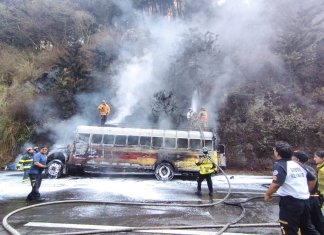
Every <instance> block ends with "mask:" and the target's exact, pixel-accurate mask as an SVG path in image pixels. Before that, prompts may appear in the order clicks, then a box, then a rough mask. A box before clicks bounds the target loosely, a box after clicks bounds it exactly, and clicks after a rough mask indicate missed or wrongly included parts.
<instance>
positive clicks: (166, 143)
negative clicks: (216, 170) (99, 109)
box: [66, 126, 226, 180]
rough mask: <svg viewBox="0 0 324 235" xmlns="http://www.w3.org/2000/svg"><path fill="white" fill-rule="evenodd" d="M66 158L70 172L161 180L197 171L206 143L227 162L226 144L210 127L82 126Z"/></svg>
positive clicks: (222, 162)
mask: <svg viewBox="0 0 324 235" xmlns="http://www.w3.org/2000/svg"><path fill="white" fill-rule="evenodd" d="M75 137H76V138H75V141H74V143H73V146H71V149H70V151H69V154H68V155H69V156H68V159H67V161H66V168H67V173H70V174H74V173H82V172H85V173H106V174H110V173H111V174H123V173H150V174H154V175H155V177H156V178H157V179H158V180H171V179H172V178H173V177H174V175H175V174H179V175H194V174H197V173H198V171H199V168H198V167H197V166H196V164H195V162H196V159H197V157H198V155H199V154H200V153H201V152H200V151H201V148H202V147H204V146H206V147H207V148H208V149H209V150H210V153H211V156H212V158H213V160H214V161H215V162H216V163H217V164H218V165H219V166H221V167H225V166H226V159H225V148H224V146H223V145H216V138H215V135H214V134H213V133H212V132H209V131H184V130H161V129H140V128H123V127H98V126H78V127H77V130H76V136H75Z"/></svg>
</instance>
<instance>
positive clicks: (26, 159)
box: [17, 154, 33, 170]
mask: <svg viewBox="0 0 324 235" xmlns="http://www.w3.org/2000/svg"><path fill="white" fill-rule="evenodd" d="M32 162H33V155H28V154H26V155H24V156H23V157H22V158H21V159H20V160H19V162H18V164H17V167H20V169H22V170H23V169H29V168H30V166H31V164H32Z"/></svg>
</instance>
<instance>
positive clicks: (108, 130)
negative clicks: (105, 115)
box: [76, 126, 213, 140]
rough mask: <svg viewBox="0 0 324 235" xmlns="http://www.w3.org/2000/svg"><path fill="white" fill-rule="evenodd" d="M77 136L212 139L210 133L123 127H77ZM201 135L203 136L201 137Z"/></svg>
mask: <svg viewBox="0 0 324 235" xmlns="http://www.w3.org/2000/svg"><path fill="white" fill-rule="evenodd" d="M76 133H78V134H111V135H126V136H154V137H164V136H165V137H168V138H176V137H177V138H190V139H209V140H211V139H212V138H213V133H212V132H210V131H203V132H200V131H183V130H163V129H141V128H124V127H108V126H107V127H106V126H104V127H102V126H78V127H77V129H76ZM202 134H203V136H202Z"/></svg>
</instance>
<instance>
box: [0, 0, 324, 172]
mask: <svg viewBox="0 0 324 235" xmlns="http://www.w3.org/2000/svg"><path fill="white" fill-rule="evenodd" d="M234 2H235V1H228V3H225V4H224V5H216V4H213V6H212V7H211V6H210V4H211V3H210V1H207V0H206V1H205V0H203V1H184V0H165V1H158V0H132V1H109V0H97V1H92V0H79V1H68V0H56V1H51V0H33V1H29V0H10V1H7V0H1V1H0V136H1V137H0V166H4V165H5V164H7V163H8V162H9V161H12V160H13V159H14V158H15V156H16V155H17V153H19V152H20V151H21V150H22V147H24V146H26V143H28V144H31V143H37V144H45V143H46V144H54V143H55V142H56V140H57V138H58V137H57V136H55V133H54V132H53V127H51V128H48V126H49V125H50V126H51V125H52V126H55V124H56V123H59V122H62V121H63V122H64V121H67V120H70V119H71V118H74V117H76V116H82V117H83V119H86V120H87V123H90V124H93V123H96V120H97V119H96V118H97V117H96V116H95V115H94V113H96V106H97V105H98V104H99V102H100V100H101V99H102V97H103V94H107V93H108V94H109V95H108V96H109V98H111V102H110V100H108V103H110V105H111V106H112V110H113V111H112V115H114V114H117V111H116V110H118V108H120V107H119V106H121V104H120V103H119V101H118V97H119V95H120V94H119V89H118V87H119V86H122V85H121V84H125V83H126V88H124V92H125V94H127V93H131V92H129V91H127V87H128V86H131V84H133V83H135V84H136V83H137V84H139V85H140V87H139V88H140V89H138V88H137V89H138V90H142V91H143V92H145V91H146V89H150V90H151V91H147V93H146V94H147V95H146V96H145V98H143V99H142V100H140V101H141V102H140V103H138V104H134V105H136V106H137V108H136V110H137V111H133V114H134V115H133V119H129V121H134V119H141V116H140V115H141V114H143V113H146V116H147V120H148V121H147V122H148V123H150V127H151V126H153V125H154V124H156V125H158V126H163V125H166V124H165V123H164V120H168V123H169V124H168V127H172V128H183V127H184V126H185V125H186V117H185V114H186V111H187V109H188V107H190V106H191V104H192V98H193V94H195V93H197V94H198V97H199V104H203V105H207V108H208V112H209V117H210V119H209V123H210V125H211V126H212V127H213V128H215V129H216V131H217V133H218V136H219V139H220V142H222V143H225V144H226V150H227V157H228V165H229V167H239V168H241V167H245V168H248V169H251V170H253V169H267V168H269V167H271V164H269V163H270V162H271V161H272V160H271V156H272V153H271V147H272V146H273V144H274V142H275V141H278V140H285V141H288V142H289V143H290V144H292V145H293V146H294V147H295V148H303V149H305V150H306V151H309V152H313V151H314V150H316V149H319V148H323V146H324V125H323V123H324V108H323V107H324V106H323V105H324V34H323V32H324V13H323V12H324V4H323V2H322V1H313V0H312V1H308V2H307V4H306V3H305V1H294V0H284V1H281V0H274V1H264V2H263V4H264V7H265V9H267V11H268V12H270V13H272V14H270V13H268V14H267V17H268V21H267V22H271V23H269V25H271V26H272V31H271V33H267V32H260V34H258V35H255V36H254V35H252V36H251V35H249V38H248V40H247V39H246V38H245V37H244V36H245V34H246V35H248V34H249V32H255V31H253V27H259V25H258V24H262V22H263V21H261V20H260V21H258V19H254V21H253V22H255V25H251V24H249V28H247V27H244V26H243V27H242V28H240V30H243V31H244V34H243V33H242V35H240V37H239V40H233V42H231V40H227V39H230V37H229V38H227V39H226V37H228V35H231V34H229V31H231V30H233V32H231V33H232V34H233V37H236V36H234V35H235V33H236V30H237V29H236V28H234V27H233V28H231V27H232V26H237V25H239V24H237V25H235V24H232V23H228V24H229V26H228V27H224V28H222V27H218V28H217V27H215V28H213V27H212V26H210V27H206V28H204V27H202V25H199V23H201V22H200V21H203V19H204V20H206V19H208V18H209V19H211V20H210V21H209V23H211V22H212V23H211V25H212V24H215V25H216V24H217V22H218V21H219V22H221V18H222V11H223V8H225V7H226V6H225V5H226V4H227V5H231V4H232V6H233V5H235V4H238V3H237V1H236V3H234ZM242 2H243V1H242ZM261 2H262V1H261ZM288 9H289V10H288ZM275 13H279V14H275ZM278 15H279V16H280V17H278ZM204 17H206V19H205V18H204ZM223 17H224V16H223ZM197 19H198V20H197ZM163 20H164V21H165V22H167V23H165V22H164V23H163ZM231 20H233V21H234V19H231ZM161 22H162V23H161ZM193 22H195V23H193ZM197 22H198V23H197ZM222 22H223V21H222ZM225 22H226V21H225ZM243 22H244V21H243V19H242V24H243ZM154 24H156V25H158V24H159V25H158V26H156V27H157V28H159V27H160V28H159V29H158V30H157V29H156V28H154ZM165 24H170V25H169V26H167V27H170V28H171V27H177V26H179V25H181V26H182V27H181V30H179V32H178V31H177V30H172V31H170V32H169V33H170V35H168V33H165V29H164V28H163V27H165ZM203 24H207V21H204V22H203ZM152 25H153V26H152ZM172 25H175V26H172ZM216 30H217V31H216ZM265 30H266V29H265ZM155 31H156V32H155ZM171 33H172V34H178V35H176V37H177V39H176V40H175V41H176V42H177V45H176V46H175V48H172V49H170V50H164V49H163V50H162V49H161V50H159V48H162V47H163V45H164V44H163V42H162V39H160V38H157V37H161V38H163V39H165V38H168V37H169V38H173V37H175V35H171ZM163 34H166V35H163ZM157 35H158V36H157ZM264 35H265V36H268V37H262V36H264ZM163 36H164V37H163ZM254 38H255V42H253V40H252V42H251V39H254ZM260 38H261V39H262V40H263V41H262V40H260ZM166 41H167V40H166ZM248 41H249V42H248ZM265 41H267V42H265ZM259 43H260V44H259ZM246 44H249V45H250V46H251V45H252V46H251V47H250V48H249V47H245V46H244V45H246ZM265 44H266V45H267V47H265ZM166 48H167V47H166ZM255 48H258V50H256V49H255ZM162 51H163V53H165V54H162ZM165 51H167V52H165ZM256 52H257V53H256ZM152 57H153V58H158V59H153V62H152V63H151V66H152V68H151V70H152V72H151V74H150V75H151V76H149V77H150V79H148V80H149V83H148V82H147V81H146V80H145V81H142V80H141V79H139V78H138V77H137V78H133V80H130V81H131V82H130V81H128V80H127V81H126V80H125V78H124V77H127V74H126V75H124V76H123V73H122V72H121V71H123V70H125V71H129V70H127V68H128V69H131V68H132V67H131V68H129V67H127V66H129V65H130V64H137V65H138V64H140V63H142V62H143V61H145V60H150V61H151V59H150V58H152ZM147 58H149V59H147ZM134 61H135V62H134ZM138 61H140V62H138ZM144 67H145V66H144ZM125 68H126V69H125ZM135 68H136V67H135ZM133 69H134V68H133ZM130 71H133V70H130ZM136 71H137V70H136ZM147 71H150V68H148V67H146V72H147ZM139 75H140V76H141V77H145V76H144V75H143V74H141V73H139ZM152 84H158V85H155V86H153V85H152ZM124 86H125V85H124ZM145 86H149V88H145ZM152 87H153V88H152ZM135 95H136V96H138V97H139V96H140V95H139V94H135ZM114 100H115V101H114ZM116 100H117V101H116ZM114 112H115V113H114ZM130 116H131V117H132V115H130ZM170 123H171V124H170ZM147 125H148V124H147ZM58 126H59V128H61V127H62V124H60V125H58Z"/></svg>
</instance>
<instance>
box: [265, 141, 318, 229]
mask: <svg viewBox="0 0 324 235" xmlns="http://www.w3.org/2000/svg"><path fill="white" fill-rule="evenodd" d="M273 154H274V157H275V160H276V162H275V164H274V170H273V175H272V183H271V184H270V187H269V188H268V190H267V191H266V192H265V194H264V201H265V202H267V201H269V199H270V197H271V195H272V194H274V193H275V192H277V194H279V196H280V202H279V223H280V228H281V233H282V234H284V235H297V234H298V229H299V228H300V230H301V233H302V234H305V235H306V234H307V235H320V234H319V233H318V232H317V231H316V230H315V227H314V225H313V224H312V223H311V218H310V207H309V195H310V194H309V190H311V189H313V188H314V186H315V183H316V181H315V177H314V176H313V175H312V174H310V173H309V172H308V171H306V170H305V168H304V167H303V166H302V165H301V164H298V163H297V162H295V161H292V160H291V157H292V154H293V152H292V150H291V147H290V145H289V144H288V143H286V142H278V143H276V144H275V147H274V148H273ZM308 185H309V187H308Z"/></svg>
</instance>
